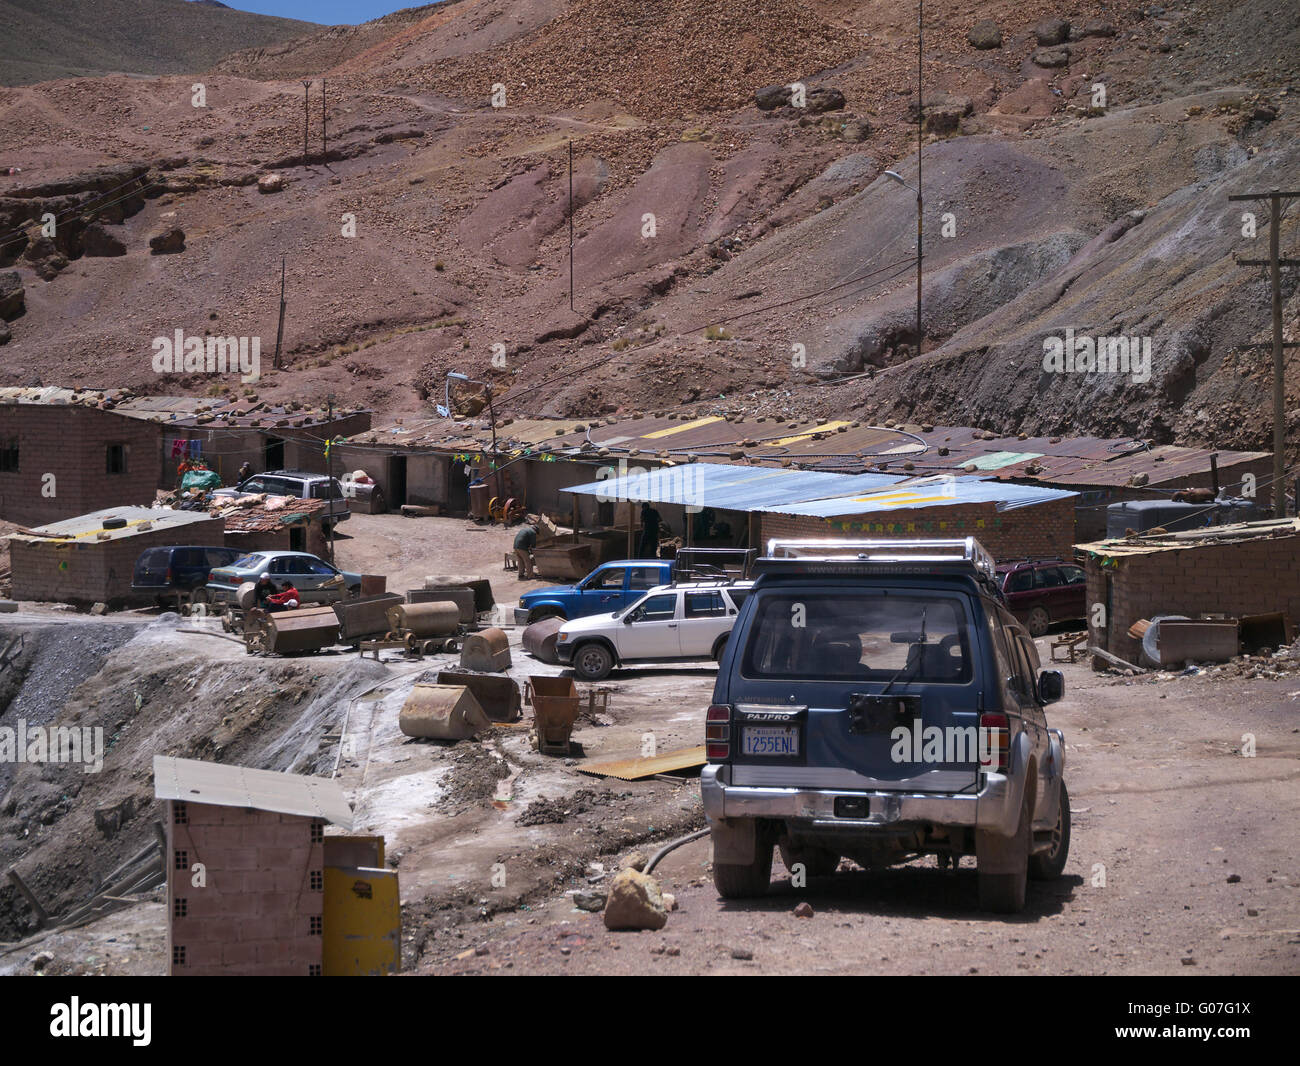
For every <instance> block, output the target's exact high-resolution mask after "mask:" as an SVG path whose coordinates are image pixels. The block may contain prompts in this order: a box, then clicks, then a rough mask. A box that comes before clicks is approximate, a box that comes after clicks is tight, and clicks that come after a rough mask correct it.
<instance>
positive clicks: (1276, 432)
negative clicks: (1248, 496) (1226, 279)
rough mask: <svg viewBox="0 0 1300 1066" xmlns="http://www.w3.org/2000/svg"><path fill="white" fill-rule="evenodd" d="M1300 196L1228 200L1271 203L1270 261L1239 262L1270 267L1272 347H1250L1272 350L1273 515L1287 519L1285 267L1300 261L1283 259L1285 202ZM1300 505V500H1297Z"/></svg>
mask: <svg viewBox="0 0 1300 1066" xmlns="http://www.w3.org/2000/svg"><path fill="white" fill-rule="evenodd" d="M1297 197H1300V192H1279V191H1278V190H1277V189H1274V190H1272V191H1271V192H1248V193H1238V194H1236V195H1233V196H1229V197H1228V199H1229V201H1240V200H1267V201H1268V217H1269V229H1268V258H1267V259H1238V260H1237V264H1238V265H1239V266H1266V267H1268V268H1269V286H1270V288H1271V290H1272V304H1273V343H1272V344H1271V345H1264V344H1251V345H1246V347H1249V348H1268V347H1271V348H1272V349H1273V515H1274V517H1276V518H1285V517H1286V483H1285V482H1284V481H1283V475H1284V473H1285V471H1286V379H1285V373H1284V372H1285V369H1286V364H1285V361H1284V360H1283V358H1282V353H1283V350H1284V349H1286V348H1300V343H1296V342H1290V343H1288V342H1285V341H1283V340H1282V267H1284V266H1288V267H1300V259H1283V258H1282V256H1281V240H1282V201H1283V200H1293V199H1295V198H1297ZM1296 502H1297V505H1298V506H1300V499H1297V501H1296Z"/></svg>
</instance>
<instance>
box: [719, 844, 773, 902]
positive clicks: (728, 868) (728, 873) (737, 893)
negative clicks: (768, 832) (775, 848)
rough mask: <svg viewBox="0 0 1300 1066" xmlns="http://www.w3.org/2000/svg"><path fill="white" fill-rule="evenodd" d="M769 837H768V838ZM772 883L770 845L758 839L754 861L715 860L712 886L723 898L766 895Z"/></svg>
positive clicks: (749, 897) (745, 897) (746, 897)
mask: <svg viewBox="0 0 1300 1066" xmlns="http://www.w3.org/2000/svg"><path fill="white" fill-rule="evenodd" d="M769 839H770V838H769ZM771 884H772V845H771V844H770V843H769V844H764V843H763V842H762V840H761V839H760V840H759V842H758V843H757V844H756V846H755V849H754V861H753V862H751V863H746V864H737V863H727V862H715V863H714V864H713V887H714V888H716V889H717V890H718V895H719V896H721V897H722V898H723V899H751V898H753V897H754V896H766V895H767V890H768V889H769V888H770V887H771Z"/></svg>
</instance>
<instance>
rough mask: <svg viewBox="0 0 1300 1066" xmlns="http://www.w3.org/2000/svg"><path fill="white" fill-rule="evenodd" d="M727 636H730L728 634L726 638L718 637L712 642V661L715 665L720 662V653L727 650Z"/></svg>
mask: <svg viewBox="0 0 1300 1066" xmlns="http://www.w3.org/2000/svg"><path fill="white" fill-rule="evenodd" d="M729 636H731V634H730V633H728V634H727V636H726V637H719V638H718V639H717V640H716V641H714V643H713V661H714V662H715V663H720V662H722V653H723V652H724V651H726V650H727V637H729Z"/></svg>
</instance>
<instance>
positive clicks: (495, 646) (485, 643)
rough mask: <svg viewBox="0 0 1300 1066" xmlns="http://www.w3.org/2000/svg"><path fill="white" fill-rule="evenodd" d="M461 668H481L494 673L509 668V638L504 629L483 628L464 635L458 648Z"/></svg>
mask: <svg viewBox="0 0 1300 1066" xmlns="http://www.w3.org/2000/svg"><path fill="white" fill-rule="evenodd" d="M460 666H461V669H462V670H482V671H486V672H488V673H495V672H497V671H500V670H509V669H510V638H509V637H508V636H506V631H505V630H504V629H496V628H492V629H485V630H483V632H481V633H470V634H468V635H467V636H466V637H465V644H464V647H462V648H461V650H460Z"/></svg>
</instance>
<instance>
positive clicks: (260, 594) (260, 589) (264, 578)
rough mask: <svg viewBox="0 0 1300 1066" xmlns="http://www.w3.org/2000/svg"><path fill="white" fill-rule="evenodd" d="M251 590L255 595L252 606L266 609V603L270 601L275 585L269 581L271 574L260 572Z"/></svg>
mask: <svg viewBox="0 0 1300 1066" xmlns="http://www.w3.org/2000/svg"><path fill="white" fill-rule="evenodd" d="M253 592H254V593H255V594H256V596H257V599H256V600H255V601H254V606H256V607H260V608H262V610H266V608H267V605H268V604H269V603H270V602H271V596H272V595H274V593H275V585H274V584H272V582H271V575H270V574H262V575H261V576H260V577H259V578H258V579H257V585H256V586H255V587H254V589H253Z"/></svg>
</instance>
